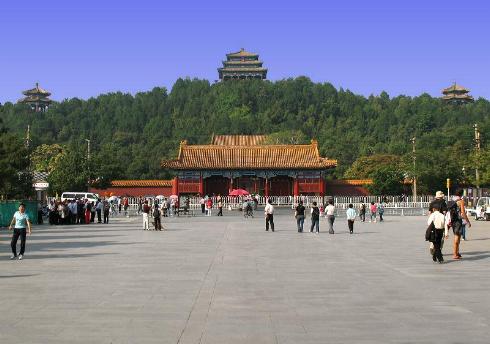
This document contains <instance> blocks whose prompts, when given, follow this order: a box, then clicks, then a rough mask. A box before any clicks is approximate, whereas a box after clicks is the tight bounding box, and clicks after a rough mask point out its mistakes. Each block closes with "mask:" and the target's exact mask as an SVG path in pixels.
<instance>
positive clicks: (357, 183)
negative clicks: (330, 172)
mask: <svg viewBox="0 0 490 344" xmlns="http://www.w3.org/2000/svg"><path fill="white" fill-rule="evenodd" d="M327 184H328V185H339V186H342V185H344V186H361V185H371V184H373V180H372V179H335V180H330V181H327Z"/></svg>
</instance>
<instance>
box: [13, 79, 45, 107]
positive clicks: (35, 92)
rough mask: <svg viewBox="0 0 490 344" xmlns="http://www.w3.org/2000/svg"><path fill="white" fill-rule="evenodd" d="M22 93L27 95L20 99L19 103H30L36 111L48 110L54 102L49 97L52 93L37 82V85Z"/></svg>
mask: <svg viewBox="0 0 490 344" xmlns="http://www.w3.org/2000/svg"><path fill="white" fill-rule="evenodd" d="M22 94H24V95H25V97H24V98H22V99H21V100H19V103H24V104H28V105H30V106H31V109H32V110H34V111H36V112H44V111H47V110H48V107H49V105H50V104H51V102H52V101H51V99H49V98H48V97H49V96H50V95H51V93H50V92H48V91H46V90H44V89H42V88H41V87H39V84H38V83H37V82H36V87H34V88H33V89H30V90H27V91H24V92H22Z"/></svg>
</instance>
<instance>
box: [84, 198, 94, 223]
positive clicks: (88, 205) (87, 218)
mask: <svg viewBox="0 0 490 344" xmlns="http://www.w3.org/2000/svg"><path fill="white" fill-rule="evenodd" d="M91 213H92V203H90V202H89V201H88V199H86V200H85V223H86V224H87V225H88V224H89V223H90V215H91Z"/></svg>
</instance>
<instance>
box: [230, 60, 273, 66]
mask: <svg viewBox="0 0 490 344" xmlns="http://www.w3.org/2000/svg"><path fill="white" fill-rule="evenodd" d="M222 62H223V65H225V66H226V65H262V64H263V63H264V62H262V61H259V60H245V61H234V60H231V61H222Z"/></svg>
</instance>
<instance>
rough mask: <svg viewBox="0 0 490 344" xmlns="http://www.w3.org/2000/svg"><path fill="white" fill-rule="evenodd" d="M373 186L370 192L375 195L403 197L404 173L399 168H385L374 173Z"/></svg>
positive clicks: (369, 188) (369, 187)
mask: <svg viewBox="0 0 490 344" xmlns="http://www.w3.org/2000/svg"><path fill="white" fill-rule="evenodd" d="M372 179H373V184H371V185H368V190H369V192H371V193H372V194H373V195H401V194H402V193H403V192H404V187H403V180H404V173H403V171H401V170H400V169H399V168H397V166H395V165H392V166H383V167H381V168H379V169H377V170H375V171H374V172H373V173H372Z"/></svg>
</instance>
